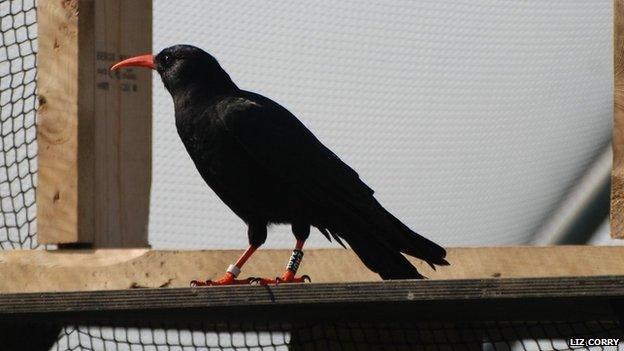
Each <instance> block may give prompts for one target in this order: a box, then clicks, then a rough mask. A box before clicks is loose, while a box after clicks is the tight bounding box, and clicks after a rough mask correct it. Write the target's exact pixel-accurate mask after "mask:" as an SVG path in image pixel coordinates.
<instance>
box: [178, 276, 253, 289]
mask: <svg viewBox="0 0 624 351" xmlns="http://www.w3.org/2000/svg"><path fill="white" fill-rule="evenodd" d="M254 279H256V278H254V277H249V278H246V279H235V278H234V277H233V276H231V275H226V276H224V277H223V278H221V279H217V280H210V279H208V280H205V281H201V280H192V281H191V283H190V285H191V287H198V286H221V285H244V284H252V283H253V282H254Z"/></svg>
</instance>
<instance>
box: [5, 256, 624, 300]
mask: <svg viewBox="0 0 624 351" xmlns="http://www.w3.org/2000/svg"><path fill="white" fill-rule="evenodd" d="M241 253H242V251H241V250H214V251H152V250H147V249H118V250H113V249H102V250H75V251H68V250H63V251H43V250H32V251H30V250H28V251H27V250H24V251H2V252H0V277H3V279H0V293H9V292H38V291H76V290H110V289H127V288H131V287H160V286H167V287H188V285H189V282H190V281H191V280H194V279H207V278H219V277H221V276H222V275H223V273H224V270H225V268H226V267H227V266H228V265H229V264H230V263H232V262H234V261H235V260H236V259H237V258H238V256H239V255H240V254H241ZM290 253H291V251H290V250H262V249H261V250H258V252H256V253H255V254H254V256H253V257H252V258H251V260H250V261H249V262H248V263H247V264H246V265H245V267H244V269H243V272H242V274H241V277H249V276H256V277H260V276H262V277H274V276H276V275H278V274H280V273H281V272H283V270H284V266H285V264H286V262H287V261H288V258H289V257H290ZM447 258H448V260H449V262H450V263H451V265H450V266H447V267H438V269H437V271H433V270H432V269H431V268H430V267H429V266H428V265H426V264H424V263H423V262H422V261H419V260H417V259H411V258H410V259H411V260H412V262H414V264H415V265H416V266H417V268H418V269H419V271H421V272H422V273H423V274H424V275H426V276H428V277H429V278H430V279H432V280H442V279H483V278H493V277H494V278H525V277H570V276H599V275H624V247H615V246H609V247H596V246H553V247H483V248H449V249H448V257H447ZM299 272H300V273H301V274H308V275H310V276H311V278H312V281H313V282H322V283H325V282H357V281H379V280H380V279H379V276H378V275H376V274H374V273H372V272H371V271H369V270H368V269H367V268H366V267H365V266H364V265H363V264H362V263H361V262H360V260H359V259H358V258H357V257H356V256H355V254H354V253H353V252H352V251H350V250H345V249H316V250H306V251H305V257H304V260H303V263H302V265H301V268H300V269H299Z"/></svg>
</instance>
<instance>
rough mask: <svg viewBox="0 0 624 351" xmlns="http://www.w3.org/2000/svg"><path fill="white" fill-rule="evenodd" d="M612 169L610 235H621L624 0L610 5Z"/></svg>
mask: <svg viewBox="0 0 624 351" xmlns="http://www.w3.org/2000/svg"><path fill="white" fill-rule="evenodd" d="M613 16H614V21H613V70H614V83H615V84H614V90H613V91H614V104H613V114H614V116H613V117H614V118H613V171H612V173H611V178H612V181H611V236H612V237H614V238H620V239H621V238H624V0H614V7H613Z"/></svg>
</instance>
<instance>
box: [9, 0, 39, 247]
mask: <svg viewBox="0 0 624 351" xmlns="http://www.w3.org/2000/svg"><path fill="white" fill-rule="evenodd" d="M36 17H37V16H36V3H35V1H34V0H11V1H6V0H0V120H1V121H0V122H1V123H2V124H1V125H0V134H1V135H0V136H1V138H0V147H1V148H2V152H0V208H1V211H0V248H1V249H16V248H35V247H37V246H38V245H37V240H36V224H35V222H36V208H35V186H36V183H37V158H36V157H37V139H36V134H37V132H36V124H35V112H36V107H37V99H36V95H35V78H36V72H37V71H36V52H37V18H36Z"/></svg>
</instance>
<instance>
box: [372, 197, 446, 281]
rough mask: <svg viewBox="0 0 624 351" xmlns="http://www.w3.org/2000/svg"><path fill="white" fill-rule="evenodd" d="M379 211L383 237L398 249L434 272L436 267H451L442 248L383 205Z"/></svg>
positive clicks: (379, 206) (379, 207)
mask: <svg viewBox="0 0 624 351" xmlns="http://www.w3.org/2000/svg"><path fill="white" fill-rule="evenodd" d="M377 211H378V212H379V213H380V216H379V218H380V219H381V221H380V226H381V227H382V228H383V229H382V231H383V235H384V237H386V238H387V239H388V240H389V241H390V242H392V243H393V245H394V246H396V249H398V250H400V251H401V252H403V253H405V254H408V255H410V256H413V257H416V258H420V259H421V260H423V261H425V262H427V263H428V264H429V265H430V266H431V268H433V269H434V270H435V266H436V265H438V266H448V265H449V263H448V261H447V260H445V259H444V258H445V257H446V250H445V249H444V248H443V247H442V246H440V245H438V244H436V243H434V242H433V241H431V240H429V239H427V238H425V237H424V236H422V235H420V234H418V233H416V232H414V231H413V230H411V229H410V228H409V227H407V226H406V225H405V224H403V222H401V221H400V220H399V219H397V218H396V217H394V216H393V215H392V214H391V213H390V212H388V211H387V210H386V209H385V208H383V207H382V206H381V205H378V210H377Z"/></svg>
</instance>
